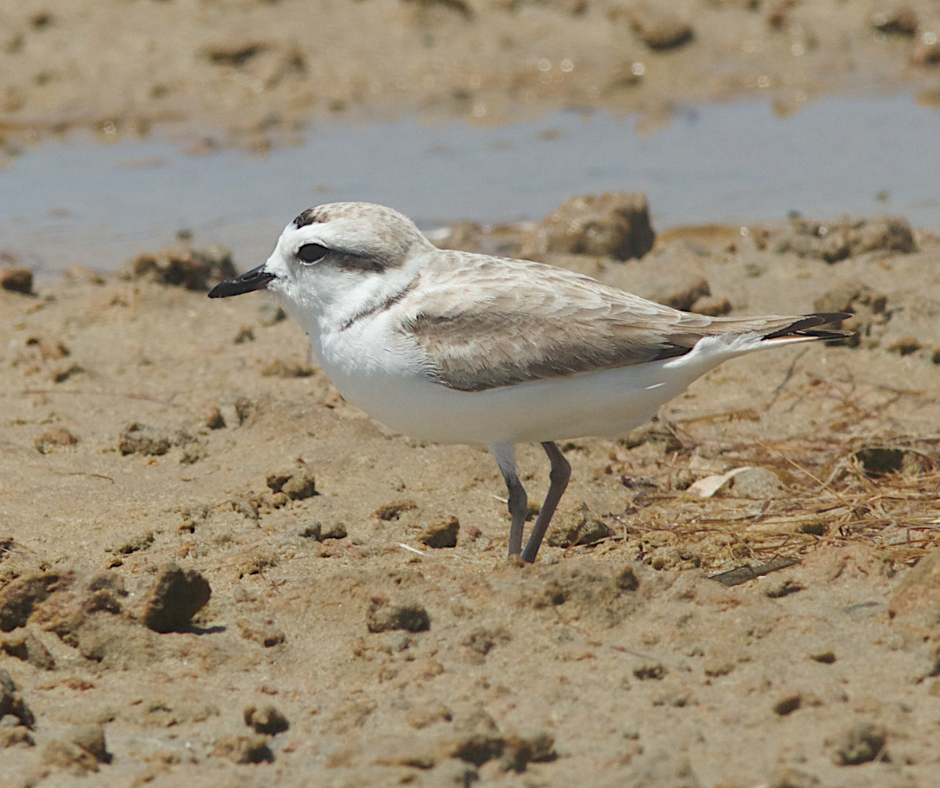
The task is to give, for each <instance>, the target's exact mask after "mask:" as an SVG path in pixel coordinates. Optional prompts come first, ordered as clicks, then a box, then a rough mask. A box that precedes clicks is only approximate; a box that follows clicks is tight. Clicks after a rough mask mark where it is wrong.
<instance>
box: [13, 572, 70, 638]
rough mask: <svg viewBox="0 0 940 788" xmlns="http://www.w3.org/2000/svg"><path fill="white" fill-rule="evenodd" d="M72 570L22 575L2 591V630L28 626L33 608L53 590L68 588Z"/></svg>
mask: <svg viewBox="0 0 940 788" xmlns="http://www.w3.org/2000/svg"><path fill="white" fill-rule="evenodd" d="M74 579H75V577H74V575H73V574H72V573H71V572H47V573H42V574H36V575H29V576H27V577H20V578H17V579H16V580H14V581H13V582H12V583H10V584H9V585H8V586H6V587H5V588H4V589H3V590H2V591H0V631H3V632H11V631H12V630H14V629H16V628H17V627H22V626H26V622H27V621H28V620H29V617H30V616H31V615H32V614H33V610H34V609H35V607H36V606H37V605H39V604H40V603H41V602H43V601H45V600H46V599H47V598H48V597H49V596H50V595H51V594H52V593H53V592H55V591H59V590H62V589H65V588H68V586H69V585H71V584H72V582H73V581H74Z"/></svg>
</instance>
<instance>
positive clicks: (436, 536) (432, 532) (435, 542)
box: [418, 516, 460, 549]
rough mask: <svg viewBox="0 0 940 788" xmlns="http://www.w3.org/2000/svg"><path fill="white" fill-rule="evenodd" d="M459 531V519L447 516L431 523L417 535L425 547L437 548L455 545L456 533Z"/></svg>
mask: <svg viewBox="0 0 940 788" xmlns="http://www.w3.org/2000/svg"><path fill="white" fill-rule="evenodd" d="M459 532H460V521H459V520H458V519H457V518H456V517H453V516H451V517H448V518H447V519H446V520H441V521H440V522H437V523H432V524H431V525H429V526H428V527H427V528H425V529H424V531H422V532H421V534H420V535H419V536H418V541H419V542H420V543H421V544H423V545H425V546H426V547H433V548H435V549H439V548H442V547H456V546H457V534H458V533H459Z"/></svg>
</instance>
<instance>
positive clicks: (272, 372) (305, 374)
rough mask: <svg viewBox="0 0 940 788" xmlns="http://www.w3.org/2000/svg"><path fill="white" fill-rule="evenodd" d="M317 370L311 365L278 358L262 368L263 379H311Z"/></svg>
mask: <svg viewBox="0 0 940 788" xmlns="http://www.w3.org/2000/svg"><path fill="white" fill-rule="evenodd" d="M315 372H316V370H315V369H314V368H313V367H311V366H310V365H309V364H299V363H297V362H296V361H284V359H281V358H276V359H274V360H273V361H269V362H268V363H267V364H265V365H264V366H263V367H262V368H261V377H263V378H309V377H310V376H311V375H313V374H314V373H315Z"/></svg>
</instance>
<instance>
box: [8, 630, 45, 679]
mask: <svg viewBox="0 0 940 788" xmlns="http://www.w3.org/2000/svg"><path fill="white" fill-rule="evenodd" d="M0 651H3V652H5V653H7V654H9V655H10V656H11V657H16V658H17V659H21V660H23V662H26V663H29V664H30V665H32V666H33V667H36V668H39V669H40V670H55V658H54V657H53V656H52V654H50V653H49V649H47V648H46V647H45V646H44V645H43V643H42V641H41V640H39V638H37V637H36V636H35V635H34V634H33V633H32V632H30V631H29V630H21V631H19V632H13V633H12V634H10V635H7V636H5V637H0Z"/></svg>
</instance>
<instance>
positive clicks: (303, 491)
mask: <svg viewBox="0 0 940 788" xmlns="http://www.w3.org/2000/svg"><path fill="white" fill-rule="evenodd" d="M265 484H267V486H268V489H269V490H270V491H271V492H272V493H274V494H275V495H277V494H278V493H282V494H283V495H285V496H287V497H288V498H289V499H290V500H292V501H303V500H305V499H307V498H312V497H313V496H315V495H319V493H318V492H317V480H316V477H315V476H314V475H313V473H312V472H310V471H308V470H307V469H306V466H303V467H301V468H300V469H299V470H296V471H294V470H291V471H286V472H283V473H271V474H268V477H267V479H265Z"/></svg>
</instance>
